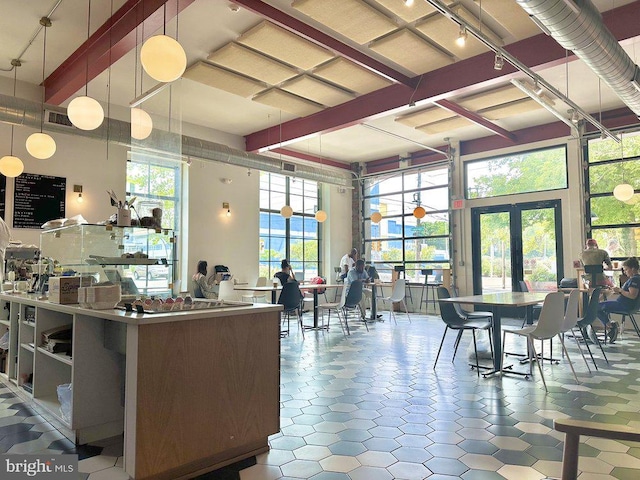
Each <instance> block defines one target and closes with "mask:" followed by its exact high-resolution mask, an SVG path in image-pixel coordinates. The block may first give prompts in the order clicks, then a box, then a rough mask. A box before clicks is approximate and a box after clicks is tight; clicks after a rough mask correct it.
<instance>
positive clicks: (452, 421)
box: [0, 313, 640, 480]
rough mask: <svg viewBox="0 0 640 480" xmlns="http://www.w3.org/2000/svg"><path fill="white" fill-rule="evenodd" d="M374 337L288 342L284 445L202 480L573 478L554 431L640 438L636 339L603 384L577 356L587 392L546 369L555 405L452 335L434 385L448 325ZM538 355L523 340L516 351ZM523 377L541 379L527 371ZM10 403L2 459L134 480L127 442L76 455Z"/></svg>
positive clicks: (636, 470) (633, 452)
mask: <svg viewBox="0 0 640 480" xmlns="http://www.w3.org/2000/svg"><path fill="white" fill-rule="evenodd" d="M385 317H386V313H385ZM505 323H509V322H508V321H507V322H505ZM511 323H512V324H514V325H515V324H516V322H515V321H514V322H511ZM370 330H371V331H370V332H368V333H367V332H366V331H365V329H364V327H363V326H359V325H356V326H354V328H353V331H352V335H351V337H349V338H345V337H344V336H343V335H342V333H341V331H340V329H339V328H338V327H337V326H335V327H332V329H331V332H329V333H324V334H323V333H321V332H307V334H306V338H305V339H304V340H302V337H301V336H300V335H299V334H297V333H295V330H294V333H293V334H292V336H291V337H289V338H285V339H283V340H282V361H281V367H282V368H281V372H282V373H281V375H282V377H281V432H280V433H278V434H276V435H273V436H272V437H271V438H270V444H271V450H270V452H268V453H266V454H263V455H260V456H258V457H257V458H256V459H255V461H253V460H252V459H250V460H248V461H247V462H244V463H243V464H240V465H236V466H233V467H229V468H227V469H223V470H220V471H217V472H212V473H210V474H207V475H203V476H202V477H199V478H200V480H214V479H215V480H226V479H237V478H240V479H241V480H275V479H283V480H286V479H312V480H349V479H350V480H385V479H407V480H417V479H422V478H429V479H430V480H445V479H455V478H463V479H469V480H491V479H503V478H506V479H513V480H536V479H543V478H547V477H551V478H559V477H560V466H561V458H562V439H563V436H562V434H559V433H558V432H555V431H554V430H553V429H552V426H553V419H554V418H560V417H567V416H571V417H575V418H581V419H588V420H593V421H600V422H605V423H615V424H624V425H630V426H633V427H636V428H640V382H639V378H640V340H639V339H638V338H637V337H636V336H635V334H633V333H632V331H629V330H627V331H626V332H625V333H624V335H623V337H622V338H621V339H620V340H619V341H618V342H616V344H614V345H608V346H607V347H605V348H606V349H607V350H606V352H607V356H608V357H609V361H610V365H606V364H605V362H604V360H603V359H602V358H601V357H600V356H596V361H597V363H598V366H599V368H600V369H599V370H598V371H597V372H596V371H592V372H591V373H590V372H589V371H588V370H587V367H586V366H585V363H584V362H583V360H582V358H580V356H579V355H578V353H577V349H576V346H575V344H573V343H570V342H567V345H568V346H569V348H570V350H569V352H570V354H572V360H573V361H574V365H575V368H576V371H577V373H578V377H579V379H580V382H581V383H580V384H579V385H578V384H576V383H575V381H574V379H573V376H572V375H571V372H570V370H569V368H568V365H567V363H566V360H561V361H560V363H559V364H558V365H551V364H550V363H549V362H545V363H544V372H545V378H546V380H547V385H548V387H549V392H548V393H545V391H544V388H543V386H542V382H541V381H540V379H539V378H538V376H539V375H538V372H537V371H536V370H534V376H533V379H531V380H526V379H525V378H524V377H516V376H510V375H507V376H503V377H495V378H489V379H484V378H482V377H477V376H476V374H475V372H474V371H471V370H470V368H469V366H468V365H467V363H466V357H467V355H466V353H467V346H468V344H469V341H470V338H471V335H470V334H465V337H466V338H463V341H462V344H461V347H460V351H459V352H458V357H457V358H456V360H455V362H454V363H452V362H451V356H452V352H453V347H452V345H453V340H454V335H453V334H451V333H449V335H448V338H447V340H446V342H445V347H444V348H443V352H442V354H441V358H440V361H439V364H438V367H437V369H436V370H435V371H434V370H433V361H434V359H435V355H436V352H437V349H438V346H439V343H440V339H441V337H442V332H443V324H442V322H441V321H440V320H439V319H438V318H437V317H435V316H425V315H412V322H411V323H409V322H408V321H407V319H406V316H404V315H398V324H397V325H396V324H393V323H391V324H390V323H389V322H388V321H387V322H380V323H376V324H374V325H370ZM558 347H559V345H558V342H554V346H553V350H554V353H553V355H554V356H555V357H557V358H560V357H559V348H558ZM524 348H525V347H524V343H523V342H522V341H521V340H520V339H514V340H510V341H509V344H508V348H507V350H508V351H523V350H524ZM547 350H548V344H547ZM545 353H546V354H548V353H549V352H548V351H547V352H545ZM594 354H595V352H594ZM511 358H512V359H513V358H514V357H511ZM589 362H590V361H589ZM590 367H591V369H592V370H593V364H592V363H591V362H590ZM515 368H517V369H518V370H521V371H526V369H527V368H528V366H525V365H518V364H517V361H516V366H515ZM0 399H1V403H0V449H2V452H9V453H12V452H15V453H40V452H55V453H60V452H75V451H77V452H78V453H79V454H80V458H81V461H80V471H81V472H84V473H82V474H81V476H80V478H82V479H87V478H88V479H89V480H119V479H125V480H126V479H127V478H128V477H127V476H126V475H125V474H124V472H123V471H122V469H121V468H120V465H121V462H122V457H121V455H122V442H121V440H120V439H112V440H111V441H105V442H102V443H100V444H99V445H95V446H91V447H79V448H78V449H77V450H76V449H75V447H74V446H73V444H71V442H69V441H68V440H66V439H65V438H64V437H63V436H62V435H61V434H60V433H59V432H57V431H56V430H55V429H54V428H53V427H51V426H50V425H49V424H48V423H47V422H46V421H44V419H43V418H42V417H40V416H38V415H37V414H35V413H34V412H33V411H32V410H31V409H30V408H29V407H28V406H27V405H26V404H24V403H22V402H21V401H20V400H19V399H17V398H16V397H14V396H13V394H11V393H10V392H9V391H8V389H6V388H0ZM579 469H580V470H581V472H582V473H581V474H580V477H579V478H580V479H581V480H606V479H614V478H617V479H621V480H626V479H630V480H631V479H633V480H637V479H638V478H640V444H634V443H631V442H626V443H625V442H615V441H608V440H601V439H595V438H590V439H586V441H585V442H584V443H583V444H582V445H581V459H580V463H579Z"/></svg>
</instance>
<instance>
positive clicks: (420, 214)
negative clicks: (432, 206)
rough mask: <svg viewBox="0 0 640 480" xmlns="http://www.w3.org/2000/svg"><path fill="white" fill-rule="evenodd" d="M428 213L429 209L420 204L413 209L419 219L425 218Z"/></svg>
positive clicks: (414, 214)
mask: <svg viewBox="0 0 640 480" xmlns="http://www.w3.org/2000/svg"><path fill="white" fill-rule="evenodd" d="M426 214H427V211H426V210H425V209H424V208H423V207H421V206H420V205H418V206H417V207H416V208H414V209H413V216H414V217H416V218H418V219H420V218H424V216H425V215H426Z"/></svg>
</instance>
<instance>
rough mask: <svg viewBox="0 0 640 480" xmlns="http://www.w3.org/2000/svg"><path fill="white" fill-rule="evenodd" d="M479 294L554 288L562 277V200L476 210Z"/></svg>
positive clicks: (476, 283) (475, 279)
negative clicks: (523, 288)
mask: <svg viewBox="0 0 640 480" xmlns="http://www.w3.org/2000/svg"><path fill="white" fill-rule="evenodd" d="M471 218H472V239H473V240H472V252H473V288H474V293H476V294H480V293H495V292H511V291H520V284H519V282H520V281H524V282H525V283H526V285H527V287H528V289H529V290H530V291H534V292H544V291H552V290H555V289H556V288H557V286H558V282H559V280H560V279H561V278H562V276H563V271H562V265H563V263H562V236H561V235H562V233H561V211H560V200H552V201H545V202H533V203H519V204H513V205H497V206H492V207H480V208H474V209H472V212H471Z"/></svg>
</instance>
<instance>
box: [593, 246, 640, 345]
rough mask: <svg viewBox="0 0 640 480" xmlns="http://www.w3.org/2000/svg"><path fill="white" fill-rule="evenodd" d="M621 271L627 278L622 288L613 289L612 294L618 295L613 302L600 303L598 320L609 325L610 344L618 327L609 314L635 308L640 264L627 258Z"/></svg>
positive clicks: (613, 340) (639, 288)
mask: <svg viewBox="0 0 640 480" xmlns="http://www.w3.org/2000/svg"><path fill="white" fill-rule="evenodd" d="M622 271H623V272H624V274H625V275H626V276H627V277H629V280H627V281H626V282H625V283H624V285H622V287H613V288H612V290H613V293H617V294H619V296H618V298H616V299H615V300H608V301H606V302H600V305H599V307H598V318H599V319H600V321H601V322H602V323H603V324H604V325H607V324H610V327H609V332H608V336H609V340H610V342H611V343H613V342H615V341H616V338H617V337H618V331H619V326H618V324H617V323H616V322H614V321H612V320H611V319H610V317H609V314H610V313H611V312H631V311H633V309H634V308H635V306H636V303H637V298H638V293H640V274H639V273H640V264H639V263H638V259H637V258H635V257H632V258H628V259H627V260H625V261H624V262H623V263H622Z"/></svg>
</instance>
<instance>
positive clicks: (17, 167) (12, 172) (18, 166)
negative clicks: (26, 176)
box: [0, 155, 24, 177]
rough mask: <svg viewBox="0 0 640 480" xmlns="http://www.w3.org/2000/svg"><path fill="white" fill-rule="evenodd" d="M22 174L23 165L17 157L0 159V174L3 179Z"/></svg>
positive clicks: (8, 156) (10, 156) (7, 156)
mask: <svg viewBox="0 0 640 480" xmlns="http://www.w3.org/2000/svg"><path fill="white" fill-rule="evenodd" d="M22 172H24V163H22V160H20V159H19V158H18V157H14V156H13V155H5V156H4V157H2V158H0V173H2V175H4V176H5V177H17V176H18V175H20V174H21V173H22Z"/></svg>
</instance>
